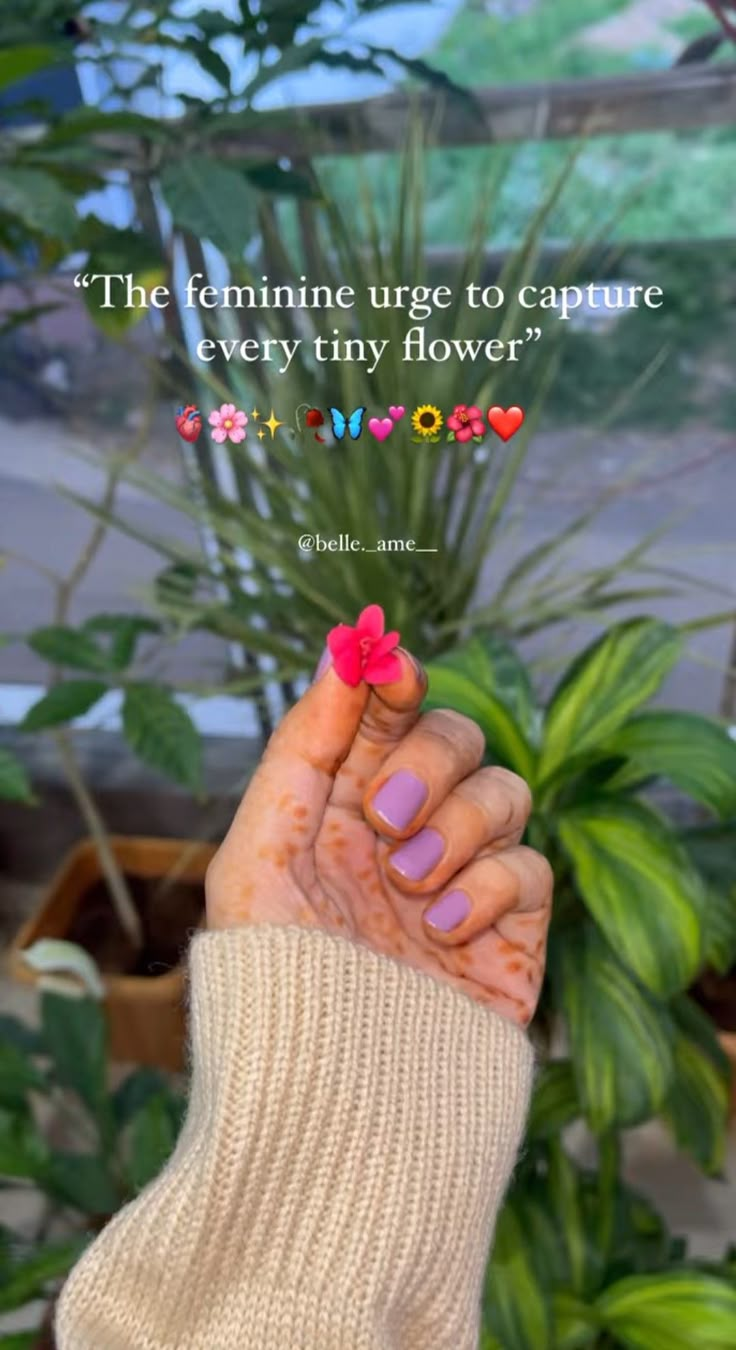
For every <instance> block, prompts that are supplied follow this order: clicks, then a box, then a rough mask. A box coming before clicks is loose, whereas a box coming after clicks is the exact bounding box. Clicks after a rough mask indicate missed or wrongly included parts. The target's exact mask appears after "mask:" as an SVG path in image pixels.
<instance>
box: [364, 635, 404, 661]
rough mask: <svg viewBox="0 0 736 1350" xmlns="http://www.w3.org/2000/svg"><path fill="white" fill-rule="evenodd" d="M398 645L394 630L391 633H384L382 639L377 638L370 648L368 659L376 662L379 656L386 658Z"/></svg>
mask: <svg viewBox="0 0 736 1350" xmlns="http://www.w3.org/2000/svg"><path fill="white" fill-rule="evenodd" d="M398 645H399V634H398V633H397V632H396V631H395V630H394V631H393V632H391V633H384V635H383V637H382V638H378V640H377V641H376V642H375V643H374V644H373V646H372V647H371V650H370V659H371V660H372V661H373V660H378V658H379V657H381V656H388V654H389V652H392V651H393V650H394V648H395V647H398Z"/></svg>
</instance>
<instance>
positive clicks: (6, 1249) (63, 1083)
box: [0, 990, 183, 1347]
mask: <svg viewBox="0 0 736 1350" xmlns="http://www.w3.org/2000/svg"><path fill="white" fill-rule="evenodd" d="M182 1115H183V1098H182V1097H181V1096H180V1094H179V1092H178V1091H177V1089H176V1086H175V1083H174V1080H173V1079H171V1078H167V1077H166V1076H164V1075H163V1074H160V1073H158V1072H156V1071H154V1070H152V1069H143V1068H141V1069H136V1070H135V1071H134V1072H132V1073H131V1074H129V1075H128V1076H127V1077H125V1078H124V1079H123V1080H122V1081H121V1082H119V1083H118V1085H117V1086H116V1087H115V1089H114V1090H110V1089H109V1087H108V1064H107V1048H106V1024H105V1019H104V1016H103V1013H102V1010H101V1007H100V1004H99V1003H98V1002H97V1001H96V1000H94V999H91V998H86V997H76V996H70V995H69V994H61V993H57V992H51V991H48V990H47V991H45V992H44V993H43V994H42V997H41V1026H40V1030H38V1031H36V1030H33V1029H31V1028H29V1027H28V1026H27V1025H26V1024H25V1023H23V1022H20V1021H18V1020H17V1019H15V1018H13V1017H10V1016H7V1015H3V1016H2V1017H0V1187H2V1189H3V1190H4V1191H6V1192H8V1193H11V1194H12V1192H14V1191H17V1192H23V1191H25V1190H27V1189H28V1187H32V1188H33V1190H34V1191H36V1192H38V1193H40V1195H41V1196H42V1197H43V1200H44V1206H43V1214H42V1216H41V1220H40V1227H39V1231H38V1232H37V1234H36V1235H35V1236H33V1237H31V1238H29V1237H28V1236H27V1235H21V1233H19V1232H15V1231H14V1230H13V1229H11V1228H9V1227H7V1226H5V1225H3V1226H0V1315H1V1314H5V1313H8V1312H15V1311H18V1310H22V1309H25V1308H26V1306H27V1305H29V1304H31V1303H33V1302H35V1301H36V1300H44V1301H47V1300H50V1299H53V1297H54V1294H55V1292H56V1290H57V1289H58V1286H59V1283H60V1281H61V1280H63V1277H64V1276H65V1275H66V1274H67V1272H68V1271H69V1270H70V1269H71V1267H72V1266H73V1265H74V1263H75V1261H76V1260H77V1258H78V1257H79V1256H80V1254H81V1252H82V1251H83V1250H84V1248H85V1247H86V1245H87V1243H88V1242H89V1241H90V1240H91V1239H92V1237H94V1235H95V1234H96V1233H97V1232H99V1230H100V1228H101V1227H102V1226H103V1225H104V1224H105V1223H106V1222H107V1220H108V1218H110V1217H111V1216H112V1214H114V1213H115V1212H116V1210H118V1209H119V1208H120V1207H121V1205H123V1204H125V1203H126V1201H128V1200H130V1199H131V1198H132V1197H133V1196H134V1195H136V1194H137V1193H138V1191H140V1190H141V1189H142V1187H143V1186H145V1185H146V1184H147V1182H148V1181H150V1180H151V1179H152V1178H153V1177H154V1176H156V1175H157V1173H158V1172H159V1171H160V1169H161V1167H162V1166H163V1164H164V1163H165V1161H166V1159H167V1158H168V1156H169V1154H170V1153H171V1151H172V1149H173V1147H174V1143H175V1141H176V1137H177V1133H178V1130H179V1126H180V1123H181V1119H182ZM65 1138H68V1139H69V1141H70V1144H72V1145H73V1151H72V1148H71V1147H70V1148H67V1147H66V1145H65V1143H64V1140H65ZM21 1335H25V1336H26V1339H25V1340H21V1339H18V1341H17V1342H16V1341H14V1340H13V1338H12V1336H11V1337H9V1338H3V1337H2V1335H0V1346H6V1345H7V1346H9V1347H10V1346H14V1345H15V1344H16V1343H17V1345H18V1346H20V1345H23V1346H25V1345H28V1346H35V1345H36V1341H37V1336H36V1333H35V1332H34V1333H27V1334H26V1333H19V1337H20V1336H21Z"/></svg>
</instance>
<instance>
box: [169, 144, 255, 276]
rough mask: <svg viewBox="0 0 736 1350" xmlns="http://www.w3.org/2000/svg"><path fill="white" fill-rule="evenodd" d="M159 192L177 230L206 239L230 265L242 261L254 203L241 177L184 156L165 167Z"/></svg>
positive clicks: (207, 160)
mask: <svg viewBox="0 0 736 1350" xmlns="http://www.w3.org/2000/svg"><path fill="white" fill-rule="evenodd" d="M161 190H162V192H163V194H164V197H165V199H166V205H167V206H168V208H169V210H170V211H171V215H172V217H173V220H174V224H175V225H176V226H178V228H179V229H183V230H189V231H190V232H191V233H192V234H193V235H195V237H196V238H198V239H209V240H210V242H211V243H212V244H214V245H215V248H219V249H220V251H221V253H224V255H225V257H226V258H228V259H230V261H232V262H241V261H242V258H243V251H244V249H245V246H246V244H247V242H248V239H249V237H250V235H251V234H252V232H253V229H254V228H255V202H256V194H255V193H254V190H253V188H252V187H251V185H250V183H249V182H248V179H247V178H246V176H245V174H243V173H242V172H239V171H238V170H237V169H232V168H230V167H229V166H228V165H227V164H223V163H222V162H220V161H218V160H216V159H211V158H209V157H208V156H206V155H188V156H187V157H186V158H185V159H181V160H178V161H177V162H176V163H175V164H169V165H167V166H166V168H165V169H164V170H163V173H162V174H161Z"/></svg>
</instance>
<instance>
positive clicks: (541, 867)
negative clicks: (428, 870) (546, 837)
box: [422, 847, 553, 947]
mask: <svg viewBox="0 0 736 1350" xmlns="http://www.w3.org/2000/svg"><path fill="white" fill-rule="evenodd" d="M552 882H553V878H552V869H551V867H550V865H549V863H548V862H547V860H546V858H543V857H542V855H541V853H535V851H534V849H531V848H524V847H519V848H508V849H504V850H503V851H502V852H501V853H494V854H489V855H487V856H484V857H481V858H475V859H474V860H473V862H471V863H469V864H468V865H467V867H464V868H462V870H461V871H459V872H457V873H456V874H455V876H454V877H453V880H452V882H451V884H450V885H449V886H447V888H446V889H445V890H444V891H443V893H442V894H441V895H440V896H438V897H437V898H436V899H434V900H432V901H431V903H430V904H429V905H427V907H426V909H425V910H424V913H423V915H422V920H423V923H424V928H425V931H426V933H427V934H428V935H429V936H431V937H432V938H433V939H434V940H435V941H436V942H440V943H441V944H442V945H443V946H447V947H455V946H459V945H461V944H462V943H464V942H470V941H471V940H472V939H473V938H476V937H478V936H479V935H480V934H481V933H485V932H487V931H488V929H490V928H493V926H494V925H495V924H496V923H497V922H498V921H499V919H501V918H503V917H504V916H506V915H509V914H512V913H526V914H534V915H535V916H537V917H538V919H539V929H540V932H542V933H544V932H545V931H546V928H547V923H548V921H549V913H550V909H551V903H552Z"/></svg>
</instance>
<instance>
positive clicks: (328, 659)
mask: <svg viewBox="0 0 736 1350" xmlns="http://www.w3.org/2000/svg"><path fill="white" fill-rule="evenodd" d="M331 665H332V653H331V652H330V649H329V647H325V649H324V651H323V653H322V655H321V656H320V658H319V665H318V666H317V669H316V670H315V672H314V677H313V679H312V684H316V683H317V681H318V680H321V678H322V676H323V675H324V673H325V671H326V670H327V669H328V667H329V666H331Z"/></svg>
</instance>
